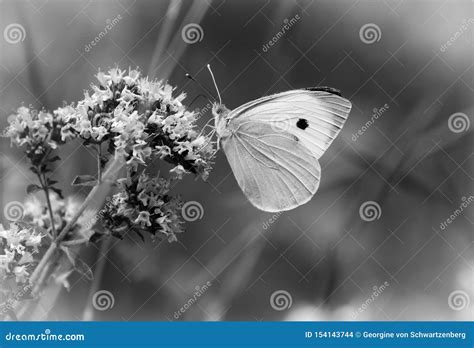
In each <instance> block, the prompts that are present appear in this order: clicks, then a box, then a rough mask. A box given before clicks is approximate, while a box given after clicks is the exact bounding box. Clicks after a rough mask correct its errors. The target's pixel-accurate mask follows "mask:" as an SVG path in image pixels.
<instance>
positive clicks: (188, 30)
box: [181, 23, 204, 44]
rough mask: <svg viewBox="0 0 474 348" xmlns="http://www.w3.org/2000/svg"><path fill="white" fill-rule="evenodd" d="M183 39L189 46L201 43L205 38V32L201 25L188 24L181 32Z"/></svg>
mask: <svg viewBox="0 0 474 348" xmlns="http://www.w3.org/2000/svg"><path fill="white" fill-rule="evenodd" d="M181 38H182V39H183V41H184V42H186V43H188V44H195V43H196V42H201V41H202V39H203V38H204V30H202V27H201V26H200V25H199V24H196V23H189V24H186V25H185V26H184V27H183V29H182V30H181Z"/></svg>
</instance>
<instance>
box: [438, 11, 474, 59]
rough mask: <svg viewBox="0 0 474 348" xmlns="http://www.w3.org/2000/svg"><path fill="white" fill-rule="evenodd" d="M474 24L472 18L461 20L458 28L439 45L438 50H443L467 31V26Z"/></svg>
mask: <svg viewBox="0 0 474 348" xmlns="http://www.w3.org/2000/svg"><path fill="white" fill-rule="evenodd" d="M472 24H474V18H468V19H465V20H463V21H462V23H461V25H460V26H459V29H458V30H457V31H456V32H455V33H454V34H453V35H452V36H451V37H450V38H449V39H448V41H446V42H445V43H444V44H442V45H441V47H440V48H439V50H440V51H441V52H445V51H446V50H447V49H448V47H449V46H451V45H452V44H453V43H454V42H455V41H456V40H457V39H459V38H460V37H461V35H463V34H464V33H465V32H467V31H468V29H469V27H470V26H471V25H472Z"/></svg>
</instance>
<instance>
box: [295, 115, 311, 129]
mask: <svg viewBox="0 0 474 348" xmlns="http://www.w3.org/2000/svg"><path fill="white" fill-rule="evenodd" d="M296 127H298V128H299V129H302V130H305V129H306V128H308V127H309V124H308V120H306V119H304V118H300V119H298V121H297V122H296Z"/></svg>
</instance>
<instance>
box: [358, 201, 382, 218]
mask: <svg viewBox="0 0 474 348" xmlns="http://www.w3.org/2000/svg"><path fill="white" fill-rule="evenodd" d="M359 215H360V218H361V219H362V220H364V221H368V222H370V221H374V220H378V219H380V216H382V208H381V207H380V205H379V204H378V203H377V202H375V201H366V202H364V203H362V204H361V206H360V207H359Z"/></svg>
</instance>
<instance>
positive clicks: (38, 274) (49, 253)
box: [30, 159, 122, 295]
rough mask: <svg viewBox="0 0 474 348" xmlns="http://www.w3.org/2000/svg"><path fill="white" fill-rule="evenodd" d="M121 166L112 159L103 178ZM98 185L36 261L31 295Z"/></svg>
mask: <svg viewBox="0 0 474 348" xmlns="http://www.w3.org/2000/svg"><path fill="white" fill-rule="evenodd" d="M117 167H118V168H117ZM121 167H122V162H121V160H119V159H114V160H113V162H112V164H111V165H110V166H109V168H108V169H107V170H106V171H105V173H104V179H105V178H109V177H110V176H112V175H113V174H115V173H116V172H117V171H118V169H120V168H121ZM100 186H101V185H96V186H94V187H93V188H92V190H91V191H90V192H89V194H88V195H87V197H86V199H85V200H84V202H83V203H82V205H81V206H80V208H79V209H78V210H77V212H76V213H75V214H74V216H73V217H72V219H71V220H70V221H69V222H68V223H67V224H66V226H64V228H63V229H62V230H61V232H60V233H59V234H58V236H57V237H56V238H55V239H54V240H53V241H52V243H51V245H50V246H49V248H48V249H47V250H46V252H45V254H44V255H43V257H42V259H41V260H40V262H39V263H38V266H36V268H35V270H34V271H33V273H32V274H31V277H30V284H34V288H33V290H32V294H33V295H34V294H36V293H37V292H38V291H39V287H40V286H41V284H39V283H38V280H39V278H40V277H41V275H42V272H43V269H44V267H45V266H46V265H47V264H48V262H49V261H50V259H51V258H52V257H53V255H54V253H55V251H56V250H57V248H58V246H59V244H60V243H61V241H62V240H63V239H64V237H65V236H66V235H67V233H68V232H69V230H70V229H71V228H72V227H73V226H74V224H75V223H76V222H77V220H78V219H79V217H80V216H81V215H82V213H83V212H84V210H85V209H86V208H87V206H88V205H89V204H90V203H91V202H92V201H93V200H94V197H95V195H96V193H97V192H98V191H99V188H100Z"/></svg>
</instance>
